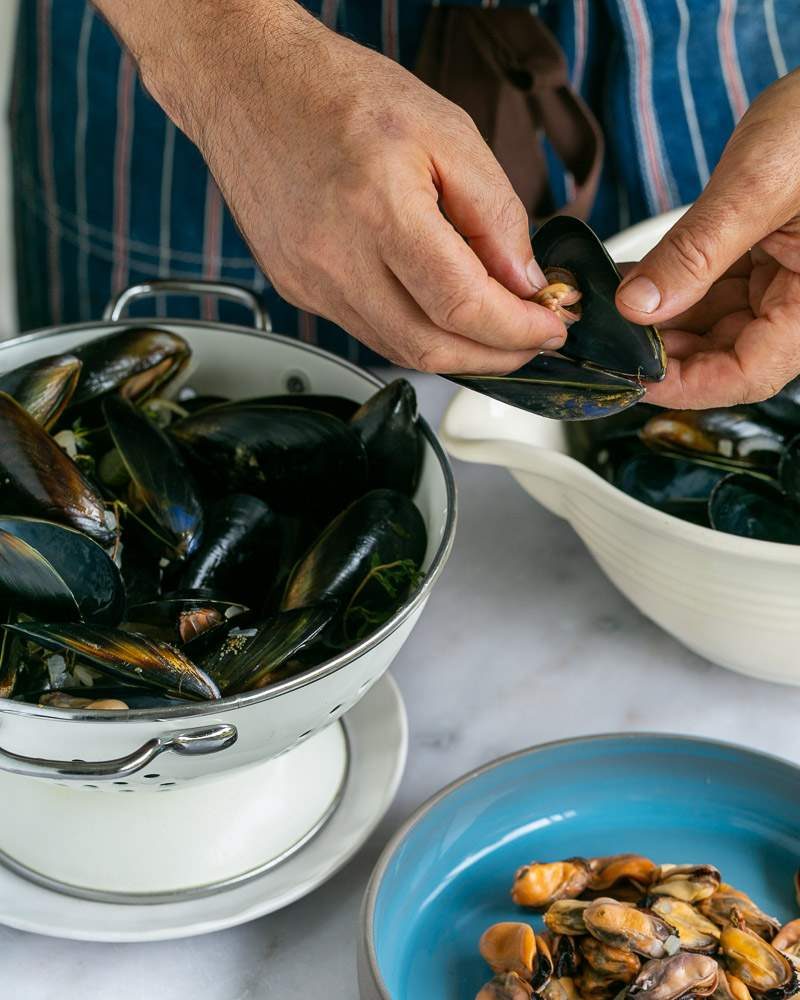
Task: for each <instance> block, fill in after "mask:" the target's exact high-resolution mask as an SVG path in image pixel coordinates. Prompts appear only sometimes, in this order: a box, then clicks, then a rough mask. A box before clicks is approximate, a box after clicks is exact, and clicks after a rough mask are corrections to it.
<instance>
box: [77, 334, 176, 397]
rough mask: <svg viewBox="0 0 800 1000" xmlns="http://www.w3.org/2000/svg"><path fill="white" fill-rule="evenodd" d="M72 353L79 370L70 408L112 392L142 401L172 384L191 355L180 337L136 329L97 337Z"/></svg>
mask: <svg viewBox="0 0 800 1000" xmlns="http://www.w3.org/2000/svg"><path fill="white" fill-rule="evenodd" d="M73 353H74V354H75V356H76V357H77V358H78V359H79V360H80V361H81V362H82V363H83V369H82V371H81V376H80V379H79V380H78V387H77V389H76V391H75V395H74V396H73V397H72V401H71V404H70V409H73V408H75V407H80V406H84V405H85V404H87V403H89V402H90V401H92V400H96V399H99V398H100V397H102V396H106V395H108V394H109V393H116V392H119V393H120V395H122V396H123V397H124V398H125V399H130V400H132V401H141V400H143V399H146V398H147V397H148V396H151V395H152V394H153V393H154V392H156V391H157V390H158V389H160V388H163V386H165V385H166V384H167V383H168V382H170V381H172V380H173V379H174V378H175V377H176V376H177V375H178V374H179V373H180V372H181V371H182V369H183V368H184V367H185V366H186V364H187V363H188V361H189V358H190V356H191V350H190V348H189V345H188V344H187V343H186V341H185V340H184V339H183V337H179V336H178V335H177V334H175V333H171V332H170V331H169V330H159V329H158V328H156V327H137V326H134V327H126V329H124V330H119V331H118V332H116V333H110V334H109V335H108V336H106V337H97V338H96V339H95V340H90V341H88V342H87V343H85V344H82V345H81V346H80V347H78V348H76V349H75V350H74V351H73Z"/></svg>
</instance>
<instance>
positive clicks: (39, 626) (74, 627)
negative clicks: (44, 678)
mask: <svg viewBox="0 0 800 1000" xmlns="http://www.w3.org/2000/svg"><path fill="white" fill-rule="evenodd" d="M5 628H6V629H8V630H11V631H13V632H16V633H18V634H20V635H23V636H25V637H26V638H27V639H32V640H33V641H34V642H35V643H38V645H40V646H44V647H45V648H46V649H55V650H59V651H61V650H67V651H69V652H70V653H75V654H76V655H77V656H79V657H80V658H81V659H83V660H87V661H89V662H90V663H91V664H92V666H93V667H94V668H95V669H96V670H99V671H101V672H102V673H104V674H108V675H109V676H111V677H114V678H117V679H119V680H122V681H125V682H127V683H131V684H134V685H136V684H139V685H144V686H145V687H152V688H157V689H159V690H162V691H166V692H167V694H174V695H177V696H178V697H180V698H186V699H189V700H192V701H203V700H210V699H215V698H219V697H220V693H219V688H218V687H217V685H216V684H215V683H214V681H213V680H211V678H210V677H208V675H207V674H205V673H204V672H203V671H202V670H201V669H200V668H199V667H197V666H196V665H195V664H194V663H192V662H191V660H189V659H188V658H187V657H186V656H185V655H184V654H183V653H181V652H179V650H177V649H175V648H174V647H173V646H170V645H168V644H167V643H164V642H159V641H158V640H156V639H148V638H147V637H146V636H143V635H138V634H137V633H135V632H124V631H122V630H121V629H114V628H108V627H107V626H101V625H85V624H74V623H66V622H65V623H62V624H59V623H47V624H44V623H41V622H25V623H23V624H16V625H6V626H5Z"/></svg>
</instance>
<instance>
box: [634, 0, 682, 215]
mask: <svg viewBox="0 0 800 1000" xmlns="http://www.w3.org/2000/svg"><path fill="white" fill-rule="evenodd" d="M622 11H623V14H624V16H625V19H626V22H627V24H628V27H629V28H630V31H631V32H632V35H633V43H634V44H633V52H632V56H633V59H634V63H635V64H634V67H633V69H634V73H633V86H634V108H635V119H634V120H635V122H636V127H637V131H638V133H639V137H640V141H641V145H642V153H643V154H644V163H643V166H644V173H645V182H646V184H647V189H648V191H649V200H650V203H651V208H654V209H657V210H658V211H659V212H666V211H667V210H668V209H669V208H671V207H672V199H671V197H670V185H669V183H668V180H667V177H666V175H665V171H664V169H663V166H662V165H663V164H666V162H667V161H666V154H665V152H664V147H663V144H662V142H661V135H660V132H659V128H658V123H657V121H656V116H655V109H654V107H653V93H652V88H653V65H652V58H651V50H652V38H651V35H650V25H649V23H648V20H647V15H646V13H645V11H644V9H643V7H642V4H641V0H630V4H627V3H626V4H623V6H622Z"/></svg>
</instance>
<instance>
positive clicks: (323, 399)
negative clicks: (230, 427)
mask: <svg viewBox="0 0 800 1000" xmlns="http://www.w3.org/2000/svg"><path fill="white" fill-rule="evenodd" d="M180 405H181V406H185V405H186V404H185V403H181V404H180ZM218 405H221V406H222V405H224V406H233V407H238V406H299V407H300V408H301V409H303V410H318V411H319V412H320V413H328V414H329V415H330V416H332V417H337V418H338V419H339V420H343V421H344V422H345V423H346V422H347V421H348V420H349V419H350V418H351V417H352V416H353V414H354V413H355V412H356V410H357V409H358V406H359V404H358V403H356V402H355V401H354V400H352V399H348V398H347V397H346V396H326V395H323V394H320V393H315V392H298V393H287V394H286V395H281V396H251V397H249V398H247V399H233V400H223V401H222V402H221V403H219V404H218ZM204 409H207V407H204ZM199 410H200V407H198V406H194V407H193V408H192V409H191V411H190V412H192V413H197V412H199Z"/></svg>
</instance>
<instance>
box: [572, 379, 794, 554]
mask: <svg viewBox="0 0 800 1000" xmlns="http://www.w3.org/2000/svg"><path fill="white" fill-rule="evenodd" d="M572 442H573V445H574V450H575V451H576V453H577V454H578V455H579V457H580V456H582V457H584V460H585V461H586V462H587V463H588V464H589V465H590V466H591V467H592V468H594V469H595V471H597V472H599V473H600V474H601V475H602V476H604V477H605V478H606V479H607V480H608V481H609V482H611V483H613V485H614V486H617V487H618V488H619V489H621V490H623V491H624V492H625V493H628V494H629V495H630V496H632V497H635V498H636V499H637V500H641V501H642V502H643V503H646V504H649V505H650V506H652V507H656V508H658V509H659V510H662V511H664V512H666V513H668V514H673V515H674V516H676V517H680V518H682V519H683V520H686V521H692V522H694V523H695V524H701V525H704V526H705V527H710V528H714V529H716V530H717V531H724V532H727V533H729V534H733V535H740V536H743V537H745V538H756V539H760V540H762V541H768V542H784V543H787V544H790V545H798V544H800V379H797V380H795V381H794V382H790V383H789V385H787V386H786V387H785V388H784V389H782V390H781V392H779V393H778V394H777V395H776V396H774V397H773V398H772V399H768V400H765V401H764V402H762V403H753V404H750V405H746V406H734V407H731V408H729V409H711V410H659V409H657V408H656V407H654V406H649V405H647V404H640V405H639V406H637V407H636V408H635V409H633V410H630V411H628V412H626V413H622V414H618V415H616V416H612V417H608V418H606V419H605V420H599V421H597V422H595V423H593V424H592V425H582V426H581V428H580V429H579V430H577V431H574V430H573V433H572Z"/></svg>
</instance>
